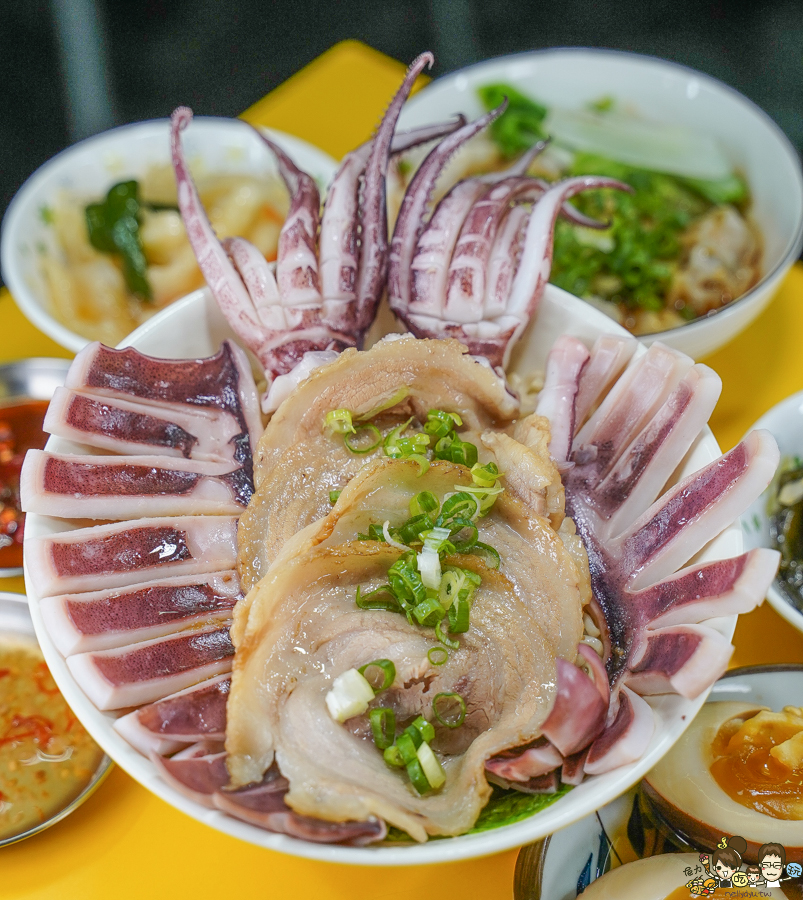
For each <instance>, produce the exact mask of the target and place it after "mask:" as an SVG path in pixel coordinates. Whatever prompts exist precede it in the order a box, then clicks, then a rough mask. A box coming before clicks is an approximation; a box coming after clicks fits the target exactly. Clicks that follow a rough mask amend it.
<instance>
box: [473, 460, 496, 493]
mask: <svg viewBox="0 0 803 900" xmlns="http://www.w3.org/2000/svg"><path fill="white" fill-rule="evenodd" d="M501 477H502V473H501V472H500V471H499V467H498V466H497V465H496V463H494V462H489V463H486V464H485V465H484V466H481V465H480V464H479V463H475V464H474V465H473V466H472V467H471V480H472V481H473V482H474V484H476V485H477V486H478V487H493V486H494V485H495V484H496V481H497V479H498V478H501Z"/></svg>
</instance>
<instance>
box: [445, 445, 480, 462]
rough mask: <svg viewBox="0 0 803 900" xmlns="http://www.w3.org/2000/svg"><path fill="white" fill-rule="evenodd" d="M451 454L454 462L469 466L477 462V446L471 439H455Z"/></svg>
mask: <svg viewBox="0 0 803 900" xmlns="http://www.w3.org/2000/svg"><path fill="white" fill-rule="evenodd" d="M449 455H450V459H451V460H452V462H453V463H460V465H463V466H468V467H469V468H471V467H472V466H474V465H476V462H477V448H476V446H475V445H474V444H472V443H471V442H470V441H454V442H453V443H452V445H451V447H450V448H449Z"/></svg>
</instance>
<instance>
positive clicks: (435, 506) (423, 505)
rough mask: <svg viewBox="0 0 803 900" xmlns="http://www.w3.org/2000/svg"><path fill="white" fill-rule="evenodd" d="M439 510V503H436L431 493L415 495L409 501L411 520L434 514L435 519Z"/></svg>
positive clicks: (436, 500)
mask: <svg viewBox="0 0 803 900" xmlns="http://www.w3.org/2000/svg"><path fill="white" fill-rule="evenodd" d="M439 509H440V503H438V498H437V497H436V496H435V495H434V494H433V493H432V492H431V491H421V493H420V494H416V495H415V497H413V499H412V500H411V501H410V515H411V516H412V517H413V518H415V517H416V516H421V515H425V514H427V515H428V514H429V513H435V516H436V518H437V513H438V510H439Z"/></svg>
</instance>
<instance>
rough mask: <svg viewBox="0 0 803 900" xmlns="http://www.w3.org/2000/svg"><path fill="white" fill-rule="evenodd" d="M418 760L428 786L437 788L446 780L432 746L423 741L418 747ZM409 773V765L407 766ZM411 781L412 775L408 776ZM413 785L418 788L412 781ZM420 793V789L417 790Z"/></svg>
mask: <svg viewBox="0 0 803 900" xmlns="http://www.w3.org/2000/svg"><path fill="white" fill-rule="evenodd" d="M418 762H419V764H420V766H421V769H422V771H423V773H424V777H425V778H426V780H427V783H428V786H429V787H431V788H432V789H433V790H437V789H438V788H439V787H441V785H442V784H443V783H444V782H445V781H446V772H444V771H443V766H442V765H441V764H440V762H439V761H438V758H437V756H435V754H434V753H433V752H432V747H430V746H429V744H428V743H423V744H422V745H421V746H420V747H419V748H418ZM407 771H408V773H409V771H410V766H407ZM410 780H411V781H412V777H411V778H410ZM413 786H414V787H415V789H416V790H418V785H417V784H416V783H415V782H413ZM419 793H421V791H419Z"/></svg>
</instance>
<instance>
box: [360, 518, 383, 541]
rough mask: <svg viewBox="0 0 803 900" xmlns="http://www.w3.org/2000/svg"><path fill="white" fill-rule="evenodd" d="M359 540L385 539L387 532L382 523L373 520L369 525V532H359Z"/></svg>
mask: <svg viewBox="0 0 803 900" xmlns="http://www.w3.org/2000/svg"><path fill="white" fill-rule="evenodd" d="M357 540H358V541H384V540H385V534H384V531H383V528H382V526H381V525H379V524H378V523H376V522H372V523H371V524H370V525H369V526H368V534H358V535H357Z"/></svg>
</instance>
